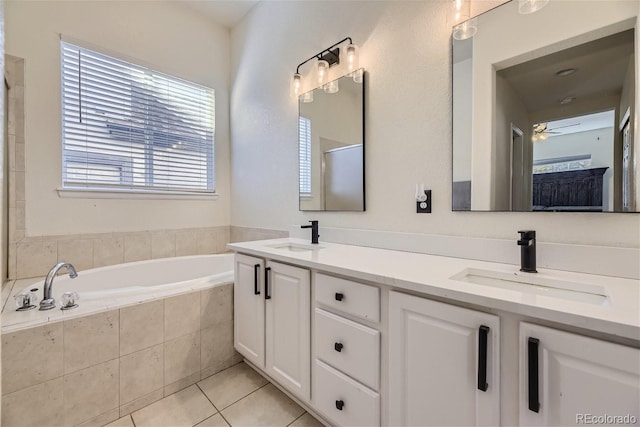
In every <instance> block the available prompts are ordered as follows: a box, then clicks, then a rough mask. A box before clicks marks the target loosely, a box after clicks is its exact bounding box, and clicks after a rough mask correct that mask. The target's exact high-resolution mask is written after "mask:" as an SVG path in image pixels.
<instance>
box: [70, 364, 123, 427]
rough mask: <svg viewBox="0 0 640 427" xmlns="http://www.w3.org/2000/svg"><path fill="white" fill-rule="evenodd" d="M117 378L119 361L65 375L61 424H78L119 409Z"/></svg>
mask: <svg viewBox="0 0 640 427" xmlns="http://www.w3.org/2000/svg"><path fill="white" fill-rule="evenodd" d="M118 377H119V375H118V359H114V360H111V361H109V362H105V363H101V364H99V365H95V366H92V367H90V368H87V369H83V370H80V371H77V372H74V373H72V374H69V375H65V376H64V424H65V425H76V424H80V423H81V422H84V421H87V420H90V419H92V418H95V417H97V416H99V415H101V414H104V413H106V412H109V411H112V410H113V409H118V390H119V388H118ZM114 419H115V418H114ZM107 422H108V421H107Z"/></svg>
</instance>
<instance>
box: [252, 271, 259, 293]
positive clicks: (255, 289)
mask: <svg viewBox="0 0 640 427" xmlns="http://www.w3.org/2000/svg"><path fill="white" fill-rule="evenodd" d="M259 274H260V264H256V265H254V266H253V294H254V295H260V289H259V288H258V275H259Z"/></svg>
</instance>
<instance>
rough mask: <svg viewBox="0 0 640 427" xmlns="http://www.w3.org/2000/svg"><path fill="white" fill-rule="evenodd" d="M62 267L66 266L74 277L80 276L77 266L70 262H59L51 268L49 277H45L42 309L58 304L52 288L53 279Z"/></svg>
mask: <svg viewBox="0 0 640 427" xmlns="http://www.w3.org/2000/svg"><path fill="white" fill-rule="evenodd" d="M61 268H66V269H67V271H68V272H69V277H71V278H72V279H75V278H76V277H78V273H77V272H76V269H75V267H74V266H73V265H71V264H69V263H68V262H59V263H57V264H56V265H54V266H53V268H52V269H51V270H49V274H47V278H46V279H44V295H43V296H42V301H40V310H51V309H52V308H54V307H55V306H56V300H55V299H53V297H52V296H51V288H52V286H53V279H54V278H55V277H56V274H58V271H59V270H60V269H61Z"/></svg>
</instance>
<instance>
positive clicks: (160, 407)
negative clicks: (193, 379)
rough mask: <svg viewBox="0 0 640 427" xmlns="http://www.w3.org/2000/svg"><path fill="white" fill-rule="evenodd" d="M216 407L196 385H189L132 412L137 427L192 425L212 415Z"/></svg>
mask: <svg viewBox="0 0 640 427" xmlns="http://www.w3.org/2000/svg"><path fill="white" fill-rule="evenodd" d="M216 412H218V411H216V408H214V407H213V405H212V404H211V402H209V401H208V400H207V398H206V397H205V395H204V394H202V393H201V392H200V390H199V389H198V387H196V386H191V387H189V388H187V389H185V390H183V391H181V392H179V393H176V394H173V395H171V396H168V397H165V398H164V399H162V400H160V401H158V402H156V403H154V404H153V405H149V406H147V407H146V408H144V409H141V410H140V411H137V412H134V413H133V414H132V417H133V422H134V423H135V425H136V426H137V427H142V426H154V427H155V426H192V425H195V424H197V423H199V422H200V421H203V420H205V419H207V418H209V417H210V416H212V415H214V414H215V413H216Z"/></svg>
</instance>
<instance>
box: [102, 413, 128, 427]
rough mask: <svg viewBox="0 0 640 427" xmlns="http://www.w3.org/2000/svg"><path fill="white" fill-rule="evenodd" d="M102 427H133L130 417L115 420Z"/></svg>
mask: <svg viewBox="0 0 640 427" xmlns="http://www.w3.org/2000/svg"><path fill="white" fill-rule="evenodd" d="M104 427H134V425H133V421H131V415H127V416H126V417H122V418H120V419H118V420H115V421H114V422H112V423H109V424H107V425H106V426H104Z"/></svg>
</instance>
